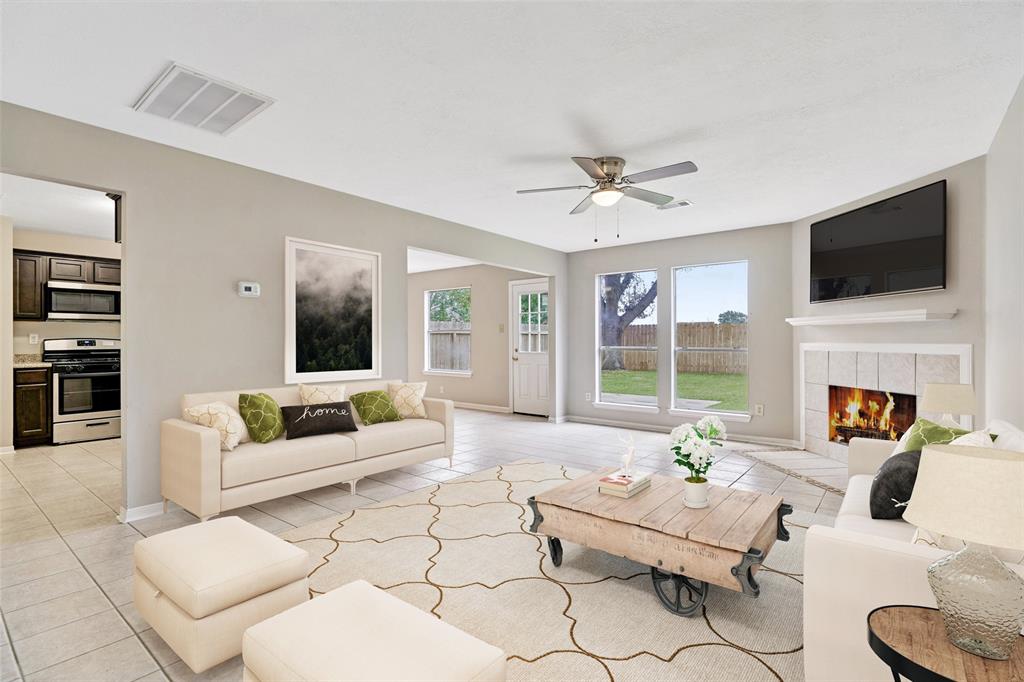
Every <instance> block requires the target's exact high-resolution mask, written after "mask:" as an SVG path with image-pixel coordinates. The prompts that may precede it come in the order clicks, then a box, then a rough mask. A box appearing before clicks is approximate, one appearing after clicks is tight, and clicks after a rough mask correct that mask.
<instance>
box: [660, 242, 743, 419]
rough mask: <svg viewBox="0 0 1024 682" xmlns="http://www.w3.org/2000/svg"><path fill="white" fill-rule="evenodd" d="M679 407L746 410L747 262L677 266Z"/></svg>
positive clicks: (676, 363) (677, 385)
mask: <svg viewBox="0 0 1024 682" xmlns="http://www.w3.org/2000/svg"><path fill="white" fill-rule="evenodd" d="M673 279H674V280H675V282H674V286H675V292H674V293H675V297H674V298H675V310H674V311H673V312H674V315H673V317H674V327H675V348H674V351H675V352H674V355H675V358H674V360H675V375H676V376H675V387H676V389H675V407H676V408H678V409H685V410H711V411H719V412H746V411H747V262H746V261H739V262H736V263H716V264H714V265H693V266H685V267H679V268H675V269H674V270H673Z"/></svg>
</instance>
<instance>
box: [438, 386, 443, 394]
mask: <svg viewBox="0 0 1024 682" xmlns="http://www.w3.org/2000/svg"><path fill="white" fill-rule="evenodd" d="M437 392H438V393H440V394H441V395H444V386H438V387H437Z"/></svg>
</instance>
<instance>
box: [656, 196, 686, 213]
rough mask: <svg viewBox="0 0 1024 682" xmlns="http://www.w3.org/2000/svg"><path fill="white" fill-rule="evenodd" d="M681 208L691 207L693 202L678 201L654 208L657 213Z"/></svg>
mask: <svg viewBox="0 0 1024 682" xmlns="http://www.w3.org/2000/svg"><path fill="white" fill-rule="evenodd" d="M683 206H693V202H690V201H687V200H686V199H680V200H679V201H673V202H671V203H668V204H662V205H661V206H655V208H656V209H658V210H659V211H664V210H666V209H669V208H682V207H683Z"/></svg>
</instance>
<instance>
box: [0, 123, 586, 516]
mask: <svg viewBox="0 0 1024 682" xmlns="http://www.w3.org/2000/svg"><path fill="white" fill-rule="evenodd" d="M240 141H241V138H238V139H235V138H231V140H229V143H231V144H236V143H239V142H240ZM0 145H2V147H3V150H4V155H3V164H4V167H3V170H4V171H5V172H11V173H16V174H22V175H30V176H34V177H41V178H49V179H54V180H63V181H65V182H70V183H74V184H80V185H84V186H91V187H98V188H102V189H105V190H112V191H118V192H120V193H122V194H123V195H124V199H123V204H122V207H123V211H124V225H123V228H124V235H123V236H124V241H123V249H124V268H123V272H122V280H123V286H124V289H125V291H124V295H123V300H122V303H123V313H124V319H123V320H122V323H123V324H122V337H123V340H124V357H123V367H124V372H125V375H124V376H125V382H126V383H125V384H124V405H125V410H124V422H123V426H124V433H125V443H126V453H127V454H126V470H125V476H126V491H127V499H128V506H129V507H138V506H142V505H148V504H152V503H156V502H158V501H159V500H160V494H159V490H160V481H159V466H158V463H159V451H160V448H159V423H160V420H162V419H164V418H166V417H170V416H174V415H176V414H178V409H179V408H178V401H179V399H180V397H181V395H182V394H183V393H195V392H202V391H213V390H218V389H225V388H245V387H259V386H275V385H281V384H282V383H283V381H284V376H283V364H284V362H283V358H284V237H285V236H295V237H303V238H307V239H313V240H318V241H323V242H328V243H333V244H342V245H346V246H352V247H355V248H361V249H368V250H373V251H379V252H381V253H382V266H381V272H382V290H383V293H382V298H383V301H382V310H383V320H382V323H383V324H382V326H383V335H382V336H383V347H382V356H383V361H382V371H383V375H384V376H387V377H399V376H405V374H406V367H407V363H408V348H407V339H408V334H407V327H408V307H407V305H406V298H407V296H408V290H407V287H406V281H405V277H406V272H405V262H406V250H407V248H408V247H409V246H414V247H419V248H423V249H428V250H433V251H442V252H446V253H453V254H455V255H459V256H465V257H467V258H473V259H475V260H480V261H484V262H501V263H505V264H508V265H509V266H511V267H521V268H524V269H530V270H539V271H543V272H548V273H551V274H552V275H554V276H555V280H556V285H555V288H554V291H553V294H554V298H555V301H554V305H555V306H556V307H555V311H556V312H555V314H554V316H553V317H554V321H553V323H554V325H555V338H554V339H553V343H554V344H555V348H556V353H555V357H556V362H557V361H558V359H559V358H561V357H562V353H561V352H560V351H561V348H562V346H563V345H564V344H563V341H562V340H563V338H564V334H565V327H566V323H565V321H564V320H561V319H560V318H559V315H558V313H557V310H558V308H557V306H558V301H559V300H561V299H562V294H563V293H564V291H566V284H565V279H566V278H565V273H566V256H565V254H563V253H561V252H557V251H553V250H551V249H545V248H542V247H539V246H535V245H532V244H527V243H525V242H521V241H516V240H514V239H509V238H507V237H502V236H499V235H496V234H492V233H488V232H483V231H480V230H475V229H472V228H469V227H466V226H464V225H458V224H455V223H451V222H447V221H444V220H438V219H435V218H431V217H429V216H425V215H422V214H418V213H413V212H411V211H405V210H402V209H398V208H395V207H393V206H387V205H384V204H380V203H377V202H373V201H369V200H366V199H362V198H359V197H355V196H351V195H347V194H342V193H340V192H335V191H332V190H328V189H324V188H322V187H316V186H313V185H309V184H306V183H302V182H298V181H295V180H290V179H287V178H283V177H281V176H277V175H272V174H270V173H265V172H262V171H257V170H254V169H251V168H246V167H243V166H238V165H235V164H230V163H226V162H223V161H219V160H216V159H212V158H209V157H205V156H201V155H198V154H194V153H191V152H186V151H183V150H180V149H174V148H172V147H167V146H164V145H159V144H155V143H152V142H147V141H145V140H141V139H138V138H133V137H129V136H126V135H121V134H119V133H114V132H111V131H108V130H103V129H100V128H96V127H93V126H88V125H84V124H81V123H76V122H74V121H69V120H67V119H62V118H58V117H55V116H51V115H48V114H44V113H41V112H38V111H33V110H30V109H25V108H23V107H18V106H15V105H11V104H3V105H2V106H0ZM238 280H254V281H258V282H260V283H261V284H262V286H263V295H262V297H261V298H258V299H243V298H239V297H238V296H237V294H236V292H235V285H236V282H237V281H238ZM563 375H564V370H561V368H557V369H556V376H563ZM564 396H565V394H564V389H562V387H561V386H558V387H556V394H555V396H554V398H553V401H552V413H553V414H555V415H558V414H562V413H564Z"/></svg>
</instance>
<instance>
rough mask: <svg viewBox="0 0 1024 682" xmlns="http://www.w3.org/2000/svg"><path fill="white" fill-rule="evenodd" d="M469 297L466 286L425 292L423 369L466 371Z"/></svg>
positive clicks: (469, 326)
mask: <svg viewBox="0 0 1024 682" xmlns="http://www.w3.org/2000/svg"><path fill="white" fill-rule="evenodd" d="M470 300H471V296H470V288H469V287H465V288H462V289H440V290H437V291H428V292H427V293H426V308H427V310H426V319H427V325H426V327H427V339H426V344H425V345H426V352H425V355H426V358H425V368H426V371H428V372H429V371H437V372H462V373H466V374H468V373H469V371H470V365H469V349H470V334H471V333H472V325H471V323H470V309H471V306H470Z"/></svg>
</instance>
